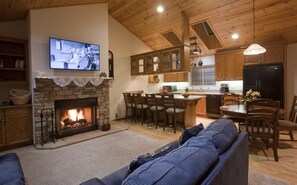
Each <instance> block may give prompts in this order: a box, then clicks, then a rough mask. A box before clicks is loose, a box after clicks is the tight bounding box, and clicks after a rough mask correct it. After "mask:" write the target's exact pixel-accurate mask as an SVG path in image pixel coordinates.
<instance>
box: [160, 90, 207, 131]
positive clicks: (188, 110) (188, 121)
mask: <svg viewBox="0 0 297 185" xmlns="http://www.w3.org/2000/svg"><path fill="white" fill-rule="evenodd" d="M157 98H161V96H157ZM174 98H175V101H176V105H177V107H180V108H184V109H185V127H186V128H188V127H192V126H195V125H196V105H197V102H198V101H199V100H200V99H201V98H203V96H191V95H190V96H189V97H187V98H185V97H183V96H182V95H181V94H174ZM177 119H178V121H182V120H181V119H182V118H181V117H178V118H177Z"/></svg>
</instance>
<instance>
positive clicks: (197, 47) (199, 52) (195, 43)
mask: <svg viewBox="0 0 297 185" xmlns="http://www.w3.org/2000/svg"><path fill="white" fill-rule="evenodd" d="M196 39H197V37H191V38H190V40H194V41H195V42H193V43H191V44H190V45H191V46H195V49H194V50H193V52H192V53H193V54H194V55H200V54H201V53H202V50H201V49H200V48H199V46H198V44H197V42H196Z"/></svg>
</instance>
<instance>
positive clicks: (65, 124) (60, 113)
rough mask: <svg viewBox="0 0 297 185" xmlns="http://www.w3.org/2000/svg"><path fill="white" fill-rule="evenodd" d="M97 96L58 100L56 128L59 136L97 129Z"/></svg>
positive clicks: (56, 105)
mask: <svg viewBox="0 0 297 185" xmlns="http://www.w3.org/2000/svg"><path fill="white" fill-rule="evenodd" d="M96 105H97V98H84V99H71V100H56V101H55V113H56V119H55V120H56V130H57V135H58V137H65V136H69V135H74V134H79V133H82V132H87V131H91V130H95V129H97V128H98V126H97V123H96Z"/></svg>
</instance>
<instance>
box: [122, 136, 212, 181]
mask: <svg viewBox="0 0 297 185" xmlns="http://www.w3.org/2000/svg"><path fill="white" fill-rule="evenodd" d="M191 139H193V138H191ZM191 139H190V140H191ZM190 140H189V141H190ZM189 141H188V142H189ZM217 160H218V153H217V151H216V148H215V147H214V145H213V144H212V143H211V142H210V141H209V140H207V139H201V141H200V146H199V147H196V146H195V147H191V146H187V147H180V148H178V149H176V150H174V151H172V152H170V153H168V154H167V155H165V156H163V157H159V158H156V159H154V160H153V161H150V162H147V163H145V164H144V165H142V166H140V167H139V168H137V169H136V170H135V171H134V172H133V173H131V174H130V175H129V176H128V177H127V178H126V179H125V181H124V182H123V184H125V185H144V184H145V185H150V184H156V185H157V184H160V185H161V184H178V185H189V184H195V183H197V182H198V181H199V180H200V178H201V177H203V176H204V174H205V173H207V172H208V171H209V169H210V168H211V167H212V166H213V165H214V164H215V162H216V161H217Z"/></svg>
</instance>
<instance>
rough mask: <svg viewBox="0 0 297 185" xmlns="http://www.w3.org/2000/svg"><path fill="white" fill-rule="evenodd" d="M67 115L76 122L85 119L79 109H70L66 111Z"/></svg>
mask: <svg viewBox="0 0 297 185" xmlns="http://www.w3.org/2000/svg"><path fill="white" fill-rule="evenodd" d="M68 115H69V117H70V119H71V120H72V121H78V120H80V119H85V117H84V113H83V111H82V110H81V109H70V110H68Z"/></svg>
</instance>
